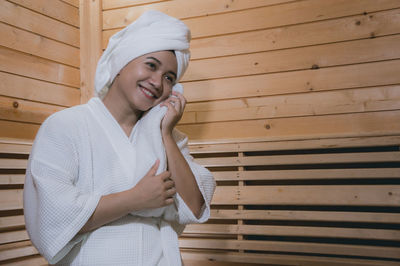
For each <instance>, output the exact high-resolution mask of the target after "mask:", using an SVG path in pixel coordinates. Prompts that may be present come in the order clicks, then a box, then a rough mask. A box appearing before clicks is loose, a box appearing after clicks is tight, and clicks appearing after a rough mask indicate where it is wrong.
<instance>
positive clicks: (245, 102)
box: [179, 85, 400, 125]
mask: <svg viewBox="0 0 400 266" xmlns="http://www.w3.org/2000/svg"><path fill="white" fill-rule="evenodd" d="M398 109H400V85H396V86H384V87H372V88H360V89H348V90H341V91H323V92H310V93H304V94H291V95H274V96H266V97H254V98H246V99H231V100H221V101H208V102H199V103H189V104H188V105H187V106H186V109H185V112H184V114H183V117H182V119H181V120H180V121H179V123H180V124H181V125H183V124H190V123H205V122H219V121H234V120H246V119H262V118H275V117H296V116H306V115H327V114H341V113H355V112H357V113H358V112H365V111H388V110H398Z"/></svg>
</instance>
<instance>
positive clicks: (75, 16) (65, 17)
mask: <svg viewBox="0 0 400 266" xmlns="http://www.w3.org/2000/svg"><path fill="white" fill-rule="evenodd" d="M10 2H13V3H15V4H17V5H20V6H23V7H25V8H28V9H31V10H34V11H36V12H38V13H41V14H43V15H46V16H48V17H51V18H54V19H56V20H59V21H62V22H64V23H67V24H70V25H73V26H75V27H77V28H79V10H78V9H77V8H76V7H73V6H71V5H69V4H66V3H64V2H62V1H47V0H35V1H29V0H10Z"/></svg>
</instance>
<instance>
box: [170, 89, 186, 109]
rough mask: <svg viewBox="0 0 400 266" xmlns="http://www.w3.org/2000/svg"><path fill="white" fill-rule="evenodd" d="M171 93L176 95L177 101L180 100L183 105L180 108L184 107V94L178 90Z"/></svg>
mask: <svg viewBox="0 0 400 266" xmlns="http://www.w3.org/2000/svg"><path fill="white" fill-rule="evenodd" d="M172 94H173V95H175V96H176V97H178V99H179V102H180V104H181V107H183V108H182V109H185V105H186V98H185V96H183V94H182V93H179V92H176V91H173V92H172Z"/></svg>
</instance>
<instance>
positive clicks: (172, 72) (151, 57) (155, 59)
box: [146, 56, 177, 79]
mask: <svg viewBox="0 0 400 266" xmlns="http://www.w3.org/2000/svg"><path fill="white" fill-rule="evenodd" d="M146 59H152V60H154V61H156V62H157V63H158V64H159V65H160V66H161V65H162V62H161V61H160V60H158V59H157V58H155V57H153V56H149V57H146ZM168 73H170V74H172V75H174V76H175V79H176V77H177V75H176V73H175V72H174V71H168Z"/></svg>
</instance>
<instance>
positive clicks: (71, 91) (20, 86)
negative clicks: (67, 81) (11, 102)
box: [0, 72, 80, 106]
mask: <svg viewBox="0 0 400 266" xmlns="http://www.w3.org/2000/svg"><path fill="white" fill-rule="evenodd" d="M0 79H1V81H2V82H1V83H0V90H1V94H2V95H4V96H9V97H15V98H20V99H25V100H32V101H37V102H44V103H50V104H56V105H61V106H73V105H77V104H79V103H80V90H79V89H77V88H72V87H67V86H64V85H60V84H54V83H49V82H45V81H41V80H35V79H31V78H26V77H22V76H17V75H13V74H9V73H4V72H0Z"/></svg>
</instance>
